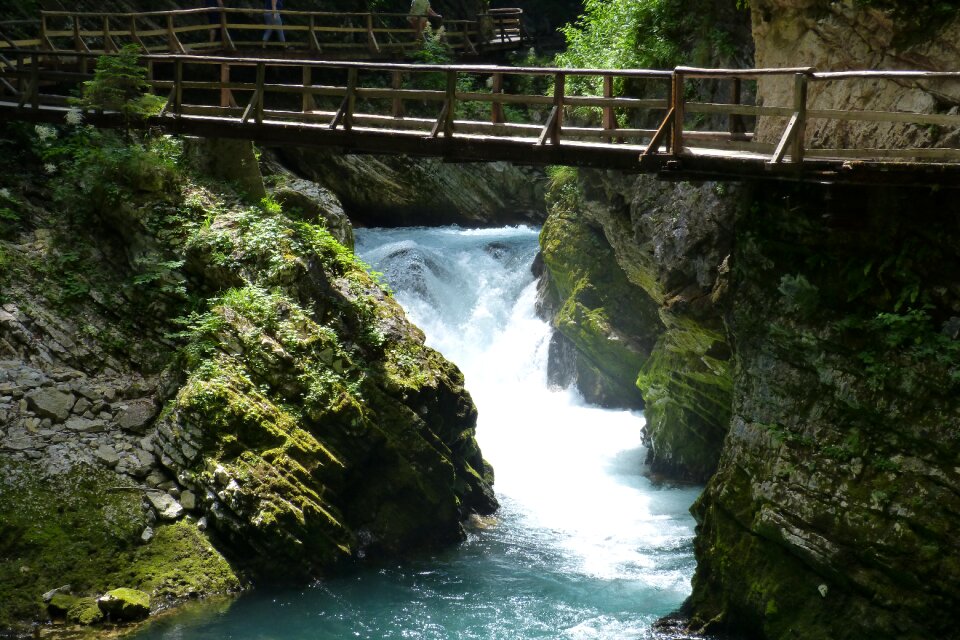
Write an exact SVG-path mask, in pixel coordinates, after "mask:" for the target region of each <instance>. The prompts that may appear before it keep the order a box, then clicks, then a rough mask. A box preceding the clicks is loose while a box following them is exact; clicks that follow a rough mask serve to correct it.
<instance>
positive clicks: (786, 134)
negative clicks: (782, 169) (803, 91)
mask: <svg viewBox="0 0 960 640" xmlns="http://www.w3.org/2000/svg"><path fill="white" fill-rule="evenodd" d="M799 121H800V115H799V114H797V113H795V114H793V116H791V118H790V122H788V123H787V128H786V129H784V131H783V136H782V137H781V138H780V142H779V143H777V148H776V150H774V152H773V157H772V158H770V162H769V164H779V163H781V162H783V158H784V156H786V155H787V149H788V148H789V147H790V143H791V142H793V137H794V136H795V135H797V123H798V122H799Z"/></svg>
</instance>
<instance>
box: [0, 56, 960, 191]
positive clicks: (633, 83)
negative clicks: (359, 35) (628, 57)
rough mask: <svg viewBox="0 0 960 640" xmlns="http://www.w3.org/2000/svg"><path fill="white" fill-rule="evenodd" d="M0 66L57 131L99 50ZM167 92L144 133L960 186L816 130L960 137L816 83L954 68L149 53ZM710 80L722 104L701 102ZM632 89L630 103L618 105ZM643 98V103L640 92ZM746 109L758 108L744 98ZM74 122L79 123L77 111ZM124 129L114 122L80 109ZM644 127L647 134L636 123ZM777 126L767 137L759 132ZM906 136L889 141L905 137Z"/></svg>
mask: <svg viewBox="0 0 960 640" xmlns="http://www.w3.org/2000/svg"><path fill="white" fill-rule="evenodd" d="M9 53H10V55H9V56H8V59H9V60H10V63H9V64H8V65H6V66H5V67H3V68H2V69H0V118H6V119H20V120H34V121H43V122H60V123H62V122H64V119H65V117H66V115H67V113H68V112H69V111H71V110H73V111H74V112H76V108H72V107H71V106H70V104H69V100H68V98H67V97H66V91H67V90H69V89H71V88H75V86H76V84H77V83H78V82H80V81H83V80H86V79H89V77H90V75H89V74H88V73H87V70H88V69H89V68H90V67H91V65H90V64H89V63H90V62H91V61H90V60H89V59H90V58H91V57H94V56H95V54H93V53H77V52H62V51H56V52H53V51H44V52H37V51H25V50H11V51H10V52H9ZM142 60H143V63H144V64H145V65H146V66H147V68H148V78H149V83H150V86H151V87H152V89H153V91H154V92H155V93H157V94H158V95H161V96H163V97H165V98H166V104H165V106H164V108H163V111H162V112H161V113H160V114H159V115H157V116H155V117H153V118H151V119H149V121H148V122H146V123H145V126H150V127H158V128H161V129H162V130H164V131H168V132H172V133H182V134H190V135H198V136H207V137H233V138H244V139H251V140H255V141H258V142H261V143H263V144H267V145H301V146H302V145H307V146H309V145H317V146H326V147H334V148H339V149H341V150H343V151H344V152H352V153H380V154H410V155H424V156H436V157H442V158H444V159H446V160H449V161H456V162H469V161H494V160H507V161H512V162H516V163H522V164H538V165H553V164H558V165H571V166H589V167H602V168H611V169H620V170H625V171H645V172H656V173H659V174H660V175H661V176H663V177H666V178H678V179H700V178H722V179H731V178H732V179H737V178H751V179H753V178H776V179H783V180H810V181H820V182H844V183H876V182H882V183H905V184H938V185H941V186H947V187H954V186H960V179H958V178H960V148H954V147H951V146H949V145H943V146H940V147H936V148H929V147H924V148H919V147H918V148H856V147H851V148H839V147H836V146H834V147H830V148H827V147H821V146H818V145H817V144H814V143H813V142H812V141H811V140H810V139H809V138H810V137H809V136H807V135H805V129H806V128H807V127H808V126H810V124H811V123H814V122H819V121H833V122H839V123H854V124H857V123H869V124H870V125H871V126H874V125H875V126H894V127H905V128H906V129H905V130H907V131H911V130H915V131H927V130H930V129H931V128H937V130H938V131H941V132H947V133H948V134H951V135H946V136H940V137H939V139H941V140H944V139H946V140H957V139H958V137H960V134H958V135H952V134H957V133H958V132H960V115H957V114H956V109H955V108H954V109H953V111H952V112H948V113H913V112H908V111H878V110H869V109H860V110H854V109H847V110H836V109H820V108H814V107H815V106H816V105H811V100H810V98H809V95H810V93H811V90H812V89H813V88H817V90H818V91H821V90H824V89H825V88H826V87H830V88H831V89H834V90H837V91H850V92H860V93H863V86H864V83H866V84H868V85H869V86H870V87H873V88H874V89H875V88H876V87H877V86H878V85H879V84H882V83H888V82H896V83H912V84H913V85H915V86H923V87H927V88H930V90H931V91H935V92H936V91H939V94H938V95H940V96H947V95H951V94H952V93H953V90H954V89H955V88H956V87H957V86H958V85H957V83H958V81H960V73H955V72H943V73H933V72H918V71H885V72H875V71H852V72H833V73H818V72H816V71H814V70H813V69H806V68H796V69H749V70H743V69H741V70H733V69H695V68H689V67H679V68H676V69H673V70H669V71H656V70H610V69H556V68H518V67H505V66H486V65H473V66H471V65H442V66H437V65H415V64H389V63H373V62H346V61H317V60H306V59H283V60H277V59H262V58H244V57H234V56H214V55H204V56H197V55H182V54H177V55H171V54H162V55H161V54H151V55H144V56H142ZM758 81H763V82H770V81H777V82H780V83H781V84H784V83H787V84H788V86H790V87H792V99H791V100H790V102H791V103H790V104H786V105H770V104H755V102H756V101H755V100H749V99H745V97H746V98H749V97H750V96H753V95H756V87H755V84H756V83H757V82H758ZM703 84H709V86H710V87H711V88H712V90H713V93H712V94H713V95H719V94H720V93H724V91H721V90H725V95H726V96H727V98H726V99H725V100H722V101H721V100H719V99H715V100H713V101H709V102H706V101H698V100H694V99H691V98H689V97H688V96H691V95H696V94H697V91H696V89H697V88H698V86H699V85H703ZM622 87H627V88H629V90H630V91H631V92H636V93H634V95H623V94H622ZM635 95H642V96H648V97H634V96H635ZM751 102H753V103H751ZM77 115H78V116H79V115H81V114H77ZM82 116H83V118H85V119H86V121H87V122H90V123H93V124H97V125H101V126H127V125H126V124H125V123H124V122H123V121H122V119H121V118H120V116H119V114H113V113H94V112H89V113H85V114H82ZM644 122H648V123H650V126H646V127H645V126H638V125H637V124H635V123H644ZM759 124H762V125H763V130H764V131H774V132H776V133H775V135H774V136H773V137H772V138H771V139H770V140H767V141H764V140H762V139H759V138H760V136H757V135H755V133H754V132H755V131H756V130H757V126H758V125H759ZM905 138H906V137H905V136H898V137H895V139H897V140H902V139H905Z"/></svg>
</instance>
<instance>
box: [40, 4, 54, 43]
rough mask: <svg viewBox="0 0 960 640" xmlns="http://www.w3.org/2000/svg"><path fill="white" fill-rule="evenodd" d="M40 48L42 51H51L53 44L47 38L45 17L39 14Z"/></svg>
mask: <svg viewBox="0 0 960 640" xmlns="http://www.w3.org/2000/svg"><path fill="white" fill-rule="evenodd" d="M40 47H41V48H43V49H53V43H52V42H50V38H48V37H47V16H46V15H45V14H43V13H42V12H41V14H40Z"/></svg>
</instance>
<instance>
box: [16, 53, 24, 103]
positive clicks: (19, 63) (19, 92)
mask: <svg viewBox="0 0 960 640" xmlns="http://www.w3.org/2000/svg"><path fill="white" fill-rule="evenodd" d="M16 80H17V95H19V96H20V98H21V99H22V98H23V54H22V53H20V52H19V51H18V52H17V78H16Z"/></svg>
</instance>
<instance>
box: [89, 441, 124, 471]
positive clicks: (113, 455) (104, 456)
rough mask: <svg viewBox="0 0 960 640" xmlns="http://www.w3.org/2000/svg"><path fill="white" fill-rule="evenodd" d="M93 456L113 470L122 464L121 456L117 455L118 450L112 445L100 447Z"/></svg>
mask: <svg viewBox="0 0 960 640" xmlns="http://www.w3.org/2000/svg"><path fill="white" fill-rule="evenodd" d="M93 455H94V456H96V458H97V460H99V461H100V462H102V463H103V464H104V465H106V466H108V467H110V468H111V469H112V468H113V467H115V466H117V464H119V463H120V456H119V455H118V454H117V451H116V449H114V448H113V447H111V446H110V445H106V444H102V445H100V446H99V447H97V450H96V451H94V453H93Z"/></svg>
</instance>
